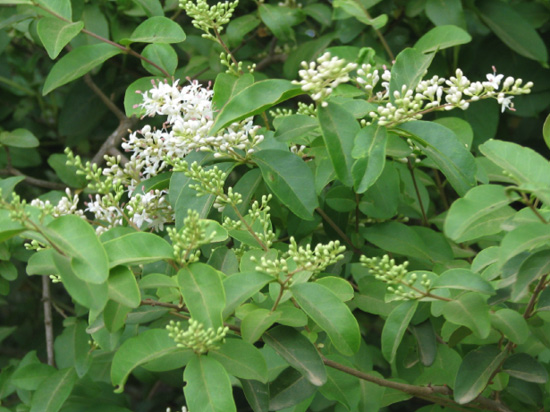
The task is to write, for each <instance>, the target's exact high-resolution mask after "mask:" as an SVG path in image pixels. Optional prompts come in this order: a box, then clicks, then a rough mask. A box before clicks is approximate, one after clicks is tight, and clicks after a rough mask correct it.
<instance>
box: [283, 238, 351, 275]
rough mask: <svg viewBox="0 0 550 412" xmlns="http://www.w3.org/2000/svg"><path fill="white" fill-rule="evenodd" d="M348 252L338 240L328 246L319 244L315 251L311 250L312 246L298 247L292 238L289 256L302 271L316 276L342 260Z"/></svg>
mask: <svg viewBox="0 0 550 412" xmlns="http://www.w3.org/2000/svg"><path fill="white" fill-rule="evenodd" d="M345 250H346V247H345V246H340V242H339V241H338V240H336V241H331V242H329V243H328V244H326V245H323V244H320V243H319V244H317V246H315V249H314V250H311V245H310V244H307V245H306V247H305V248H304V247H303V246H298V245H297V243H296V241H295V240H294V237H291V238H290V245H289V248H288V255H289V256H290V257H291V258H292V260H294V262H295V263H296V265H298V267H299V268H301V269H302V270H307V271H309V272H312V273H313V274H314V275H315V274H319V273H321V272H322V271H323V270H325V269H326V268H327V267H328V266H330V265H332V264H334V263H336V262H338V261H339V260H342V259H343V258H344V255H343V254H342V253H344V252H345Z"/></svg>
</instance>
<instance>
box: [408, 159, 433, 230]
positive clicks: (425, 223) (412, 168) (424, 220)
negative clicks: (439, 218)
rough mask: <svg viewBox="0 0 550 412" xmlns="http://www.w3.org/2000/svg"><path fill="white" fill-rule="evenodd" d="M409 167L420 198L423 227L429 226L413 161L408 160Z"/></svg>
mask: <svg viewBox="0 0 550 412" xmlns="http://www.w3.org/2000/svg"><path fill="white" fill-rule="evenodd" d="M407 166H408V168H409V172H410V173H411V178H412V182H413V186H414V191H415V192H416V197H417V198H418V204H419V205H420V211H421V212H422V225H423V226H429V225H430V224H429V223H428V217H427V216H426V211H425V210H424V204H423V203H422V197H420V190H418V185H417V184H416V177H415V175H414V166H413V165H412V163H411V159H409V158H407Z"/></svg>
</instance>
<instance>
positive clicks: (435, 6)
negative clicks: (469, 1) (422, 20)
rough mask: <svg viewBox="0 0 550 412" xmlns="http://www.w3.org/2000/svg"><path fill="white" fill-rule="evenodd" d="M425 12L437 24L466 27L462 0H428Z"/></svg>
mask: <svg viewBox="0 0 550 412" xmlns="http://www.w3.org/2000/svg"><path fill="white" fill-rule="evenodd" d="M425 12H426V16H428V18H429V19H430V20H431V21H432V22H433V23H434V24H435V25H436V26H441V25H445V24H451V25H454V26H458V27H461V28H463V29H465V28H466V20H465V18H464V10H463V9H462V1H461V0H428V1H427V2H426V7H425Z"/></svg>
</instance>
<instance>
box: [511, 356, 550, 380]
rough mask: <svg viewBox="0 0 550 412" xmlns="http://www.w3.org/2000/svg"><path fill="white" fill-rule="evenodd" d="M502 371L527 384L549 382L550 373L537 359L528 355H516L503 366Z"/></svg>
mask: <svg viewBox="0 0 550 412" xmlns="http://www.w3.org/2000/svg"><path fill="white" fill-rule="evenodd" d="M502 371H503V372H506V373H507V374H509V375H510V376H513V377H514V378H518V379H521V380H524V381H527V382H535V383H546V382H548V371H547V370H546V368H545V367H544V366H543V365H542V364H541V363H540V362H539V361H537V360H536V359H533V358H532V357H531V356H529V355H528V354H526V353H514V354H513V355H511V356H510V357H509V358H508V359H506V361H504V364H503V365H502Z"/></svg>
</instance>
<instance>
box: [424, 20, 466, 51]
mask: <svg viewBox="0 0 550 412" xmlns="http://www.w3.org/2000/svg"><path fill="white" fill-rule="evenodd" d="M471 41H472V36H470V35H469V34H468V32H466V31H464V30H462V29H461V28H460V27H457V26H437V27H434V28H433V29H431V30H430V31H429V32H428V33H426V34H424V35H423V36H422V37H421V38H420V39H418V41H417V42H416V43H415V44H414V48H415V49H416V50H418V51H421V52H422V53H431V52H435V51H439V50H443V49H447V48H449V47H453V46H458V45H460V44H466V43H469V42H471Z"/></svg>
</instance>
